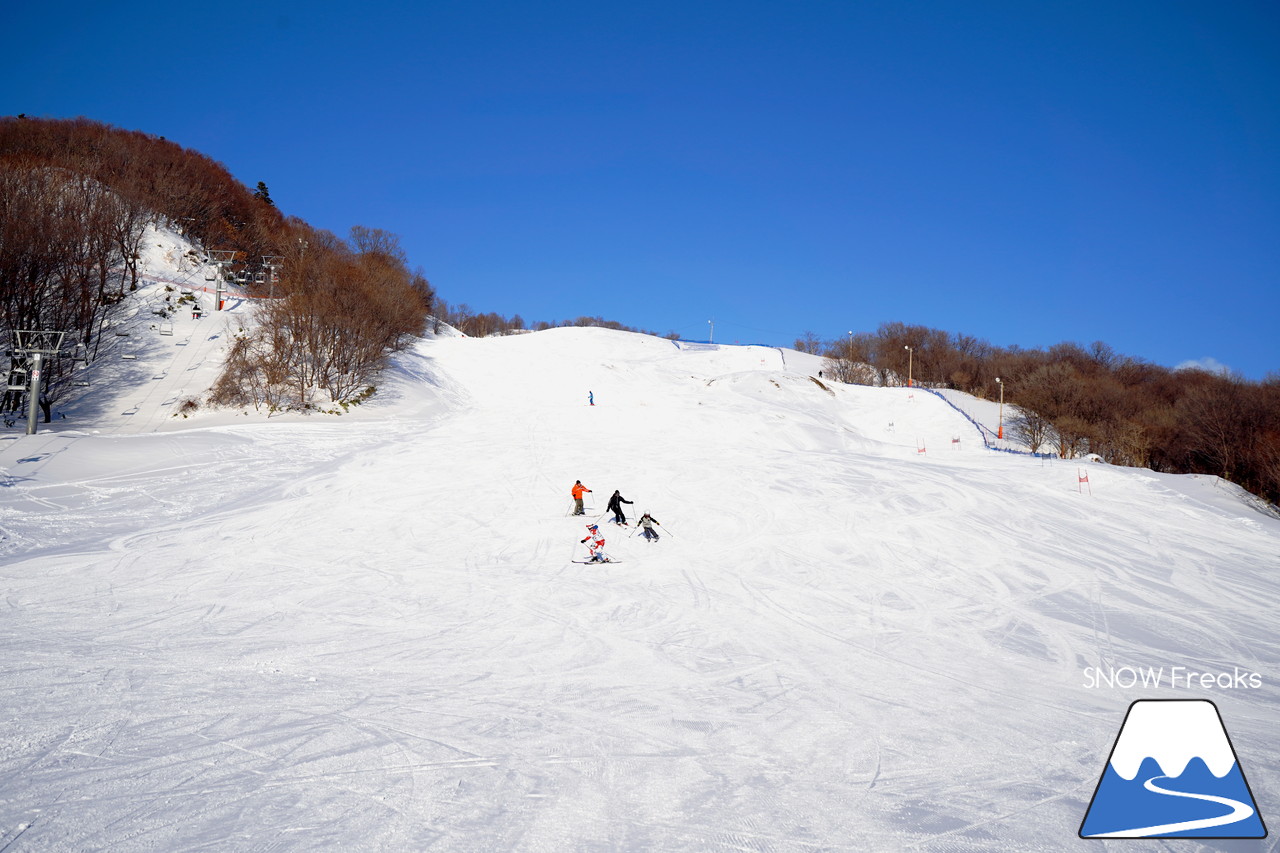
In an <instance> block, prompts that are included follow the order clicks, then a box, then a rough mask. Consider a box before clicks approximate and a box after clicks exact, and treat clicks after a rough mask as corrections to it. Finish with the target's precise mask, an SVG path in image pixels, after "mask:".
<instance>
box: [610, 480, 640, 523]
mask: <svg viewBox="0 0 1280 853" xmlns="http://www.w3.org/2000/svg"><path fill="white" fill-rule="evenodd" d="M630 503H635V501H629V500H627V499H626V498H624V497H623V496H622V493H621V492H620V491H618V490H617V489H614V490H613V497H611V498H609V506H608V507H606V509H608V510H609V512H611V513H613V523H614V524H621V525H623V526H624V527H625V526H626V524H627V517H626V515H624V514H623V512H622V505H623V504H630Z"/></svg>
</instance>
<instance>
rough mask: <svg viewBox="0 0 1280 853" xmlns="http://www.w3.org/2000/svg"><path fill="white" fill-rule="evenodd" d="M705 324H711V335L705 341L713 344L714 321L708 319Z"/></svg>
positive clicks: (714, 333)
mask: <svg viewBox="0 0 1280 853" xmlns="http://www.w3.org/2000/svg"><path fill="white" fill-rule="evenodd" d="M707 324H708V325H709V326H711V337H709V338H707V343H709V344H714V343H715V342H716V321H715V320H708V321H707Z"/></svg>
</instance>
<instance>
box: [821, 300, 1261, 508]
mask: <svg viewBox="0 0 1280 853" xmlns="http://www.w3.org/2000/svg"><path fill="white" fill-rule="evenodd" d="M796 348H797V349H801V350H804V351H807V352H814V353H821V354H823V355H825V356H826V357H827V362H826V363H827V366H828V370H829V372H830V376H831V377H832V378H833V379H836V380H838V381H842V382H848V383H854V384H864V385H894V384H906V382H907V377H908V371H910V375H911V378H912V379H913V380H914V381H915V382H917V383H919V384H921V385H927V386H932V387H936V388H954V389H956V390H959V391H965V392H967V393H969V394H973V395H975V396H978V397H983V398H986V399H989V400H994V399H997V398H998V397H999V396H1000V386H1001V385H1003V386H1004V400H1005V402H1006V404H1009V405H1010V406H1011V413H1010V414H1011V416H1010V418H1009V419H1008V423H1009V428H1010V432H1011V433H1012V435H1013V437H1014V438H1016V439H1017V440H1018V441H1020V442H1021V443H1023V444H1025V445H1026V446H1028V447H1030V448H1032V449H1033V450H1036V449H1039V450H1051V451H1052V452H1054V453H1056V454H1057V455H1059V456H1062V457H1064V458H1070V457H1076V456H1081V455H1084V454H1087V453H1094V454H1097V455H1098V456H1099V457H1101V458H1102V459H1103V460H1105V461H1107V462H1111V463H1114V464H1117V465H1131V466H1137V467H1144V468H1151V469H1153V470H1156V471H1164V472H1171V473H1199V474H1215V475H1217V476H1220V477H1222V478H1223V479H1225V480H1229V481H1231V482H1233V483H1237V484H1239V485H1240V486H1242V487H1244V488H1246V489H1248V490H1249V491H1251V492H1253V493H1254V494H1257V495H1261V496H1263V497H1265V498H1267V499H1268V500H1270V501H1272V502H1278V501H1280V376H1276V375H1273V376H1271V377H1269V378H1268V379H1267V380H1266V381H1264V382H1250V381H1247V380H1244V379H1241V378H1239V377H1233V376H1227V375H1223V374H1218V373H1210V372H1208V371H1204V370H1198V369H1182V370H1171V369H1169V368H1166V367H1161V366H1158V365H1154V364H1150V363H1148V362H1144V361H1141V360H1139V359H1135V358H1130V357H1127V356H1122V355H1119V354H1117V353H1116V352H1115V351H1114V350H1113V349H1112V348H1111V347H1110V346H1108V345H1107V344H1105V343H1102V342H1100V341H1099V342H1095V343H1093V344H1091V345H1089V346H1088V347H1084V346H1081V345H1079V344H1074V343H1061V344H1057V345H1055V346H1052V347H1049V348H1048V349H1036V350H1024V349H1019V348H1018V347H997V346H993V345H992V344H990V343H988V342H986V341H983V340H978V339H976V338H973V337H971V336H968V335H957V334H952V333H948V332H943V331H939V330H937V329H931V328H927V327H924V326H909V325H906V324H903V323H885V324H882V325H881V326H880V327H879V329H877V330H876V331H875V332H863V333H858V334H854V335H851V336H850V337H849V338H848V339H846V340H837V341H831V342H828V343H822V342H820V341H818V340H817V338H816V336H814V335H812V334H806V335H805V336H803V337H801V338H800V339H799V340H797V341H796ZM997 379H998V380H999V382H997Z"/></svg>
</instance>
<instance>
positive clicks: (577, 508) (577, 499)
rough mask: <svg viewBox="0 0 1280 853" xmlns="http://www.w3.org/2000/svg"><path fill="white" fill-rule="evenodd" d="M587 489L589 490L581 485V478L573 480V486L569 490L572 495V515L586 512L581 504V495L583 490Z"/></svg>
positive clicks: (586, 490)
mask: <svg viewBox="0 0 1280 853" xmlns="http://www.w3.org/2000/svg"><path fill="white" fill-rule="evenodd" d="M589 491H591V490H590V489H588V488H587V487H586V486H584V485H582V481H581V480H574V481H573V488H572V489H570V490H569V493H570V494H572V495H573V514H574V515H586V514H587V512H586V510H585V509H584V508H583V506H582V495H583V494H584V493H585V492H589Z"/></svg>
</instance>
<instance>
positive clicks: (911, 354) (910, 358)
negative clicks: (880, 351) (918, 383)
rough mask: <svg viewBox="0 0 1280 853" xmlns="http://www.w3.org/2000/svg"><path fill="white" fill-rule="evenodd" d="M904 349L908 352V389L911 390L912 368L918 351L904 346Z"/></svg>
mask: <svg viewBox="0 0 1280 853" xmlns="http://www.w3.org/2000/svg"><path fill="white" fill-rule="evenodd" d="M903 349H904V350H906V351H907V387H908V388H910V387H911V384H912V382H911V367H912V362H913V361H914V359H915V354H916V351H915V350H913V349H912V348H911V347H909V346H903Z"/></svg>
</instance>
